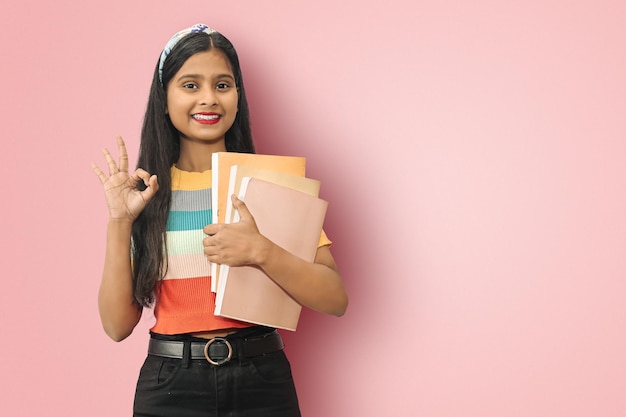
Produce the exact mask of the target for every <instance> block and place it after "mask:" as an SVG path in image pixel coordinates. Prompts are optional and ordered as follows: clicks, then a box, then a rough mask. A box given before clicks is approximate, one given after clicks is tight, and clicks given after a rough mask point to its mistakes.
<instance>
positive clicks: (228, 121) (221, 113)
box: [167, 48, 239, 143]
mask: <svg viewBox="0 0 626 417" xmlns="http://www.w3.org/2000/svg"><path fill="white" fill-rule="evenodd" d="M238 101H239V96H238V92H237V86H236V85H235V76H234V74H233V71H232V69H231V66H230V63H229V62H228V58H227V57H226V55H225V54H224V53H223V52H222V51H221V50H219V49H216V48H213V49H211V50H209V51H206V52H199V53H197V54H194V55H192V56H191V57H189V59H187V61H185V63H184V64H183V66H182V67H181V68H180V69H179V70H178V72H177V73H176V74H175V75H174V76H173V77H172V79H171V80H170V82H169V84H168V86H167V113H168V114H169V116H170V120H171V121H172V124H173V125H174V127H175V128H176V129H177V130H178V132H179V134H180V140H181V141H183V140H189V141H195V142H210V143H218V142H220V141H222V142H223V141H224V137H225V135H226V132H227V131H228V129H230V127H231V126H232V125H233V123H234V121H235V117H236V116H237V110H238Z"/></svg>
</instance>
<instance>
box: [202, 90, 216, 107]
mask: <svg viewBox="0 0 626 417" xmlns="http://www.w3.org/2000/svg"><path fill="white" fill-rule="evenodd" d="M215 93H216V92H215V90H214V89H213V88H203V89H202V93H201V96H200V104H201V105H206V106H213V105H215V104H217V94H215Z"/></svg>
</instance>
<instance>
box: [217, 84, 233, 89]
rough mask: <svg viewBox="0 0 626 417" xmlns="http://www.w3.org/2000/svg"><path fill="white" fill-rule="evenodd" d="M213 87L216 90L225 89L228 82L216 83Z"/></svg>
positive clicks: (228, 86)
mask: <svg viewBox="0 0 626 417" xmlns="http://www.w3.org/2000/svg"><path fill="white" fill-rule="evenodd" d="M215 88H216V89H218V90H226V89H228V88H230V84H228V83H218V84H217V85H216V86H215Z"/></svg>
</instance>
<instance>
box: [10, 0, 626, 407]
mask: <svg viewBox="0 0 626 417" xmlns="http://www.w3.org/2000/svg"><path fill="white" fill-rule="evenodd" d="M511 3H517V5H514V4H511ZM6 4H7V2H5V3H4V5H3V6H1V7H2V10H1V12H0V16H1V17H0V31H1V37H2V40H3V41H2V51H1V52H0V55H1V56H2V66H1V67H0V71H1V72H2V74H1V77H0V79H1V80H2V84H3V87H2V97H3V100H2V102H1V103H2V104H1V106H2V115H3V116H2V127H3V129H2V130H3V131H2V149H3V151H2V163H1V164H0V174H1V177H2V182H1V184H2V185H1V187H2V188H1V190H2V212H1V214H2V216H0V227H1V229H0V231H1V239H2V242H1V243H2V266H3V278H4V286H3V290H2V291H1V292H0V331H1V334H2V341H1V342H0V360H1V361H2V365H1V370H2V378H0V414H2V415H6V416H12V417H18V416H28V417H31V416H63V417H67V416H123V415H130V409H131V404H132V397H133V390H134V383H135V379H136V375H137V372H138V369H139V366H140V365H141V362H142V361H143V357H144V354H145V349H146V340H147V329H148V328H149V327H150V324H151V320H150V318H149V317H148V316H149V315H146V317H145V319H143V320H142V322H141V324H140V326H139V328H138V329H137V330H136V332H135V333H134V334H133V335H132V336H131V337H130V338H129V339H128V340H126V341H125V342H123V343H120V344H116V343H114V342H112V341H110V340H109V339H107V337H106V336H105V335H104V333H103V332H102V330H101V328H100V323H99V319H98V314H97V308H96V293H97V288H98V285H99V279H100V271H101V267H102V260H103V251H104V233H105V225H106V215H107V214H106V209H105V204H104V198H103V196H102V192H101V187H100V185H99V182H98V180H97V178H96V177H95V176H94V175H93V173H92V172H91V168H90V162H92V161H96V162H98V163H102V161H103V159H102V157H101V154H100V150H101V148H103V147H105V146H107V147H112V146H114V143H115V142H114V135H115V134H118V133H119V134H122V135H123V136H124V137H125V138H126V140H127V142H128V146H129V149H130V153H131V160H132V161H133V163H134V161H136V151H137V146H138V135H139V127H140V122H141V117H142V114H143V110H144V106H145V102H146V98H147V91H148V85H149V82H150V76H151V74H152V70H153V68H154V64H155V62H156V59H157V57H158V54H159V53H160V50H161V48H162V47H163V45H164V44H165V42H166V41H167V39H168V38H169V36H170V35H171V34H172V33H174V32H175V31H177V30H179V29H181V28H183V27H187V26H189V25H191V24H193V23H196V22H206V23H209V24H210V25H212V26H214V27H215V28H217V29H219V30H221V31H222V32H224V33H225V34H226V35H227V36H229V38H230V39H231V40H232V41H233V42H234V44H235V45H236V46H237V49H238V51H239V54H240V56H241V60H242V66H243V70H244V75H245V79H246V84H247V88H248V92H249V98H250V103H251V108H252V114H253V123H254V126H253V128H254V131H255V136H256V141H257V146H258V149H259V151H261V152H265V153H274V152H276V153H282V154H299V155H305V156H307V158H308V161H309V162H308V173H309V176H311V177H314V178H318V179H320V180H321V181H322V195H323V197H324V198H325V199H327V200H329V201H330V207H329V213H328V217H327V223H326V226H325V228H326V230H327V232H328V234H329V235H330V237H331V238H332V239H333V240H334V242H335V243H334V247H333V253H334V254H335V257H336V259H337V262H338V263H339V265H340V268H341V271H342V274H343V277H344V279H345V282H346V286H347V288H348V290H349V294H350V297H351V300H350V301H351V304H350V307H349V309H348V312H347V314H346V315H345V316H344V317H343V318H341V319H336V318H332V317H327V316H322V315H319V314H316V313H311V312H306V313H305V314H304V316H303V318H302V321H301V323H300V330H298V332H296V333H295V334H287V335H285V338H286V340H287V344H288V350H289V355H290V358H291V361H292V365H293V370H294V374H295V377H296V382H297V386H298V389H299V392H300V397H301V403H302V409H303V413H304V415H305V416H329V417H332V416H359V417H369V416H372V417H375V416H376V417H377V416H382V415H394V416H408V417H412V416H426V417H448V416H460V417H464V416H481V417H501V416H510V417H513V416H542V417H543V416H568V417H578V416H580V417H582V416H603V417H609V416H626V396H625V395H624V392H626V332H625V327H626V302H625V295H626V280H625V278H626V256H625V251H626V217H625V214H626V195H625V191H626V188H625V185H626V184H625V179H626V137H625V132H626V117H625V116H626V113H625V110H626V79H625V76H624V74H626V54H625V53H624V44H625V41H626V24H625V23H624V22H626V6H625V5H626V3H624V2H623V1H618V0H615V1H609V0H593V1H592V0H581V1H564V0H563V1H558V0H548V1H524V2H521V1H519V2H499V1H489V0H477V1H472V2H464V1H451V0H443V1H400V0H388V1H384V2H374V1H363V0H361V1H344V2H337V1H328V0H318V1H315V2H306V3H305V2H293V1H263V2H252V1H249V2H244V1H230V2H213V1H180V2H166V1H158V2H155V1H145V0H141V1H107V2H102V1H69V0H65V1H54V2H50V1H41V0H39V1H35V2H13V3H12V5H11V6H7V5H6ZM470 4H471V5H470ZM390 409H391V410H393V411H392V412H391V411H390Z"/></svg>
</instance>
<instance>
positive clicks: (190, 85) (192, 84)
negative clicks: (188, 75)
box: [183, 83, 196, 88]
mask: <svg viewBox="0 0 626 417" xmlns="http://www.w3.org/2000/svg"><path fill="white" fill-rule="evenodd" d="M183 88H196V85H195V84H194V83H186V84H183Z"/></svg>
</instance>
